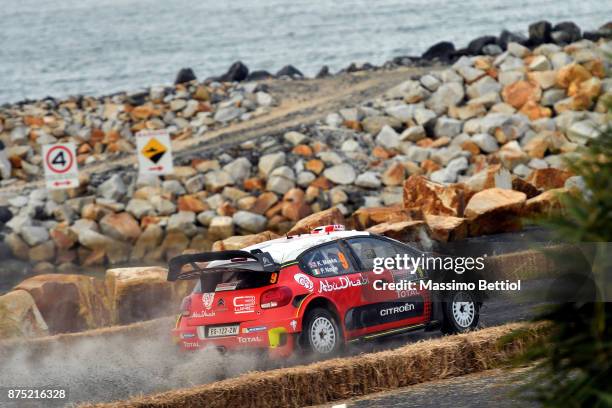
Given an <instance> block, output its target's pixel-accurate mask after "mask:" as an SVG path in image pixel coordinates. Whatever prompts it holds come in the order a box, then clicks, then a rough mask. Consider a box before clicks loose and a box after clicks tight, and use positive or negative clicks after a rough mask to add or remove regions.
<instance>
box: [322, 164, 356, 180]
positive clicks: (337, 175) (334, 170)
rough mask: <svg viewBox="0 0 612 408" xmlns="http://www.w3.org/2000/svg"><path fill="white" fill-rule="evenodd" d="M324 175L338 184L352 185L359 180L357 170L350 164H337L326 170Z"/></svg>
mask: <svg viewBox="0 0 612 408" xmlns="http://www.w3.org/2000/svg"><path fill="white" fill-rule="evenodd" d="M323 175H324V176H325V177H326V178H327V179H328V180H330V181H331V182H333V183H336V184H351V183H353V182H354V181H355V179H356V178H357V174H356V173H355V169H354V168H353V166H351V165H350V164H348V163H343V164H337V165H335V166H332V167H330V168H327V169H325V171H324V172H323Z"/></svg>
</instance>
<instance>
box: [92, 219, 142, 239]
mask: <svg viewBox="0 0 612 408" xmlns="http://www.w3.org/2000/svg"><path fill="white" fill-rule="evenodd" d="M100 229H101V230H102V232H103V233H104V235H107V236H109V237H111V238H114V239H117V240H119V241H128V242H133V241H135V240H136V239H138V237H139V236H140V232H141V231H140V226H139V225H138V221H136V220H135V219H134V217H132V216H131V215H130V214H129V213H127V212H122V213H118V214H108V215H106V216H105V217H104V218H102V220H100Z"/></svg>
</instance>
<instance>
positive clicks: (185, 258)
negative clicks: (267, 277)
mask: <svg viewBox="0 0 612 408" xmlns="http://www.w3.org/2000/svg"><path fill="white" fill-rule="evenodd" d="M232 260H237V261H236V262H235V263H234V262H231V263H228V264H227V265H222V266H221V268H224V269H225V268H234V269H245V270H254V269H253V268H252V267H251V268H241V267H240V266H241V263H243V262H244V260H253V261H255V262H257V268H256V271H260V272H276V271H278V270H279V269H280V266H279V265H278V264H277V263H276V262H274V259H272V256H271V255H270V254H269V253H268V252H262V251H261V250H257V249H256V250H253V252H248V251H237V250H236V251H217V252H202V253H199V254H185V255H179V256H176V257H174V258H172V259H171V260H170V261H169V262H168V281H170V282H174V281H176V280H183V279H194V278H196V277H198V276H200V275H201V274H202V273H205V272H212V271H214V270H219V268H207V267H204V268H202V267H200V266H199V265H198V263H199V262H211V261H232ZM238 260H240V261H238ZM185 265H190V266H191V268H192V269H191V270H189V271H187V272H183V273H181V271H182V270H183V267H184V266H185Z"/></svg>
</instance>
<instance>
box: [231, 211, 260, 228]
mask: <svg viewBox="0 0 612 408" xmlns="http://www.w3.org/2000/svg"><path fill="white" fill-rule="evenodd" d="M233 220H234V224H236V226H237V227H239V228H241V229H243V230H245V231H247V232H254V233H258V232H262V231H263V230H264V229H265V228H266V224H267V222H268V220H267V219H266V217H264V216H263V215H259V214H256V213H252V212H248V211H236V213H235V214H234V215H233Z"/></svg>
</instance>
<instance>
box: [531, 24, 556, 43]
mask: <svg viewBox="0 0 612 408" xmlns="http://www.w3.org/2000/svg"><path fill="white" fill-rule="evenodd" d="M551 32H552V24H550V23H549V22H548V21H544V20H543V21H538V22H536V23H533V24H530V25H529V45H531V46H536V45H540V44H544V43H549V42H551V41H552V37H551V36H550V34H551Z"/></svg>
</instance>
